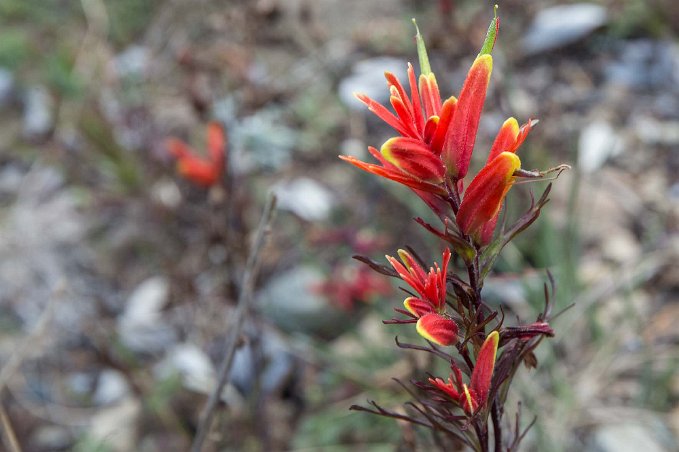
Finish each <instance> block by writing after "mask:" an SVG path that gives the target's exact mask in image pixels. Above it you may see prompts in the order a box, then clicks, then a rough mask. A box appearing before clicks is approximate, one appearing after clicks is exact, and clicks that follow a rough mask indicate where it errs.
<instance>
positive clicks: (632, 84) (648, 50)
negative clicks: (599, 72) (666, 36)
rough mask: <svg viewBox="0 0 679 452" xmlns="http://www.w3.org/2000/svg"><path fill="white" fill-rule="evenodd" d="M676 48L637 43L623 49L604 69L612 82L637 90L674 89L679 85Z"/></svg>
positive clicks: (668, 44)
mask: <svg viewBox="0 0 679 452" xmlns="http://www.w3.org/2000/svg"><path fill="white" fill-rule="evenodd" d="M676 55H677V49H676V46H675V44H673V43H672V42H667V41H654V40H651V39H637V40H632V41H627V42H625V43H624V44H623V45H622V48H621V50H620V52H619V55H618V57H617V59H616V60H615V61H614V62H613V63H611V64H609V65H608V66H607V67H606V68H605V70H604V71H605V74H606V78H607V80H608V81H609V82H611V83H615V84H619V85H623V86H627V87H629V88H634V89H649V88H661V87H669V88H672V87H673V86H675V85H676V83H677V81H679V61H678V58H677V56H676Z"/></svg>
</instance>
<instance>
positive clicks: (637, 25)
mask: <svg viewBox="0 0 679 452" xmlns="http://www.w3.org/2000/svg"><path fill="white" fill-rule="evenodd" d="M498 3H499V5H500V9H499V15H500V17H501V21H502V22H501V30H500V35H499V39H498V42H497V44H496V47H495V50H494V58H495V62H494V71H493V76H492V80H491V87H490V91H489V95H488V97H487V99H486V104H485V112H484V116H483V118H482V122H481V126H480V130H479V137H478V139H477V145H476V154H475V156H476V157H477V158H478V161H477V162H476V164H477V165H478V164H479V163H480V162H481V161H484V160H485V155H486V152H487V150H488V149H489V147H490V144H491V142H492V139H493V138H494V134H495V133H496V132H497V130H498V128H499V126H500V124H501V123H502V122H503V121H504V119H506V118H507V117H509V116H515V117H516V118H517V119H518V120H519V122H520V123H523V122H525V121H526V120H527V119H528V118H529V117H532V118H539V119H540V123H539V125H538V126H537V127H536V128H535V129H534V130H533V131H532V132H531V134H530V136H529V137H528V140H527V141H526V143H525V144H524V145H523V147H522V149H521V150H520V155H521V159H522V162H523V167H524V168H547V167H550V166H555V165H557V164H559V163H569V164H571V165H572V166H573V169H572V170H571V171H568V172H566V173H564V174H563V175H562V176H561V177H560V178H559V179H558V180H557V181H555V182H554V187H553V190H552V195H551V198H552V200H551V202H550V203H549V204H548V205H547V207H546V209H545V210H544V211H543V215H542V216H541V218H540V219H539V220H538V221H537V222H536V223H535V224H534V225H533V226H532V227H531V228H530V229H529V230H528V231H527V232H526V233H524V234H523V236H521V237H520V238H519V239H518V240H516V241H515V242H513V244H512V245H511V246H510V247H508V248H506V249H505V251H504V252H503V254H502V258H501V259H500V260H499V262H498V266H497V270H498V271H497V273H496V274H495V275H493V276H492V277H491V278H490V279H489V280H488V282H487V284H486V287H485V289H484V290H485V296H486V298H487V299H488V300H489V303H494V304H495V305H496V306H497V305H502V306H503V309H504V310H505V312H506V313H507V319H508V321H513V319H515V318H520V319H522V320H524V321H525V320H532V319H533V318H534V317H535V315H536V314H537V312H538V311H540V310H541V307H542V303H543V293H542V284H543V283H544V281H545V280H546V269H550V270H551V271H552V273H553V274H554V276H555V279H556V281H557V297H556V301H555V303H556V309H562V308H565V307H567V306H569V305H570V304H572V303H575V306H574V307H573V308H571V309H570V310H568V311H567V312H565V313H564V314H563V315H562V316H560V317H559V318H558V320H556V321H555V323H554V324H553V325H552V326H553V327H554V329H555V330H556V337H555V338H553V339H551V340H549V341H546V342H543V344H542V345H541V347H540V348H539V349H538V360H539V364H538V366H537V368H536V369H522V371H521V372H520V373H519V374H518V375H517V377H516V382H515V384H514V387H513V392H512V395H511V397H510V402H509V403H508V404H507V412H506V416H505V417H506V420H507V421H509V420H512V419H513V416H514V413H515V411H516V407H517V402H518V401H519V400H521V401H522V404H523V405H522V406H523V409H522V410H523V412H524V415H523V418H522V424H523V425H527V424H528V423H529V422H530V421H531V420H532V417H533V415H534V414H535V415H537V421H536V424H535V426H534V427H533V428H532V429H531V431H530V433H529V434H528V437H527V439H526V441H525V443H524V450H531V451H533V450H535V451H536V450H540V451H567V450H587V451H604V452H607V451H611V452H612V451H616V452H621V451H623V452H624V451H637V450H645V451H647V452H650V451H672V450H677V448H678V447H679V446H678V443H677V437H678V436H679V405H678V404H677V401H678V400H679V376H678V375H677V372H676V370H677V367H678V366H679V348H677V345H678V343H679V329H678V328H677V326H676V325H677V323H678V322H679V266H677V260H678V258H679V236H678V234H677V228H678V223H677V221H678V218H679V217H678V214H679V208H678V207H679V43H678V41H677V31H678V29H677V27H678V25H677V24H679V6H677V5H676V3H675V2H673V1H671V0H646V1H644V0H602V1H596V2H591V3H573V2H554V1H534V0H522V1H519V0H506V1H498ZM412 17H416V18H417V20H418V24H419V25H420V29H421V30H422V32H423V35H424V37H425V40H426V42H427V45H428V48H429V54H430V58H431V62H432V68H433V70H434V72H435V73H436V74H437V78H438V81H439V86H440V88H441V92H442V95H443V96H445V97H447V96H450V95H452V94H455V95H457V94H458V92H459V90H460V87H461V85H462V82H463V80H464V77H465V75H466V72H467V70H468V68H469V66H470V64H471V62H472V61H473V58H474V57H475V56H476V54H477V52H478V50H479V48H480V45H481V42H482V41H483V37H484V34H485V31H486V28H487V26H488V23H489V21H490V19H491V18H492V3H490V2H485V1H484V2H479V1H471V0H466V1H455V0H430V1H415V0H373V1H363V0H342V1H339V0H314V1H311V0H251V1H246V0H242V1H238V0H228V1H219V0H191V1H188V0H166V1H161V0H147V1H138V0H136V1H135V0H81V1H75V0H0V117H1V118H2V122H1V127H0V325H1V326H2V328H1V329H0V362H1V363H2V367H1V368H2V370H1V371H0V405H1V407H2V410H1V412H0V414H1V415H2V416H0V418H1V419H0V420H1V421H2V439H3V445H4V447H5V450H17V449H12V448H13V447H14V448H16V443H18V444H19V445H20V447H21V450H25V451H57V450H77V451H157V450H163V451H183V450H188V448H189V446H190V444H191V440H192V438H193V435H195V432H196V428H197V425H198V419H199V414H200V410H201V409H202V407H203V406H204V404H205V401H206V399H207V395H208V394H209V393H210V392H211V391H212V390H213V388H214V386H215V380H216V373H217V371H216V369H217V368H218V366H219V364H220V362H221V360H222V356H223V353H224V352H223V350H224V347H225V342H226V340H227V338H228V336H229V329H230V328H231V327H232V326H231V323H230V319H231V318H232V315H233V312H234V308H235V305H236V300H237V297H238V294H239V292H240V290H241V288H242V287H241V286H242V283H241V277H242V272H243V269H244V266H245V261H246V258H247V256H248V253H249V246H250V243H251V241H252V237H253V235H254V231H255V229H256V226H257V222H258V219H259V217H260V215H261V212H262V209H263V206H264V204H265V200H266V197H267V193H268V192H269V191H270V190H274V191H275V192H276V193H277V194H278V198H279V206H278V212H277V216H276V219H275V222H274V223H273V228H272V233H271V235H270V238H269V243H268V245H267V246H266V247H265V248H264V249H263V251H262V253H261V258H262V263H261V267H260V271H259V274H258V278H257V281H256V290H255V296H254V300H253V303H252V306H251V309H250V310H249V311H248V313H247V315H246V318H245V320H244V322H243V325H242V327H243V334H242V346H241V347H239V349H238V351H237V354H236V358H235V361H234V365H233V368H232V372H231V374H230V378H229V381H230V382H229V384H228V385H227V388H226V390H225V392H224V394H223V396H222V401H223V403H222V404H221V405H220V407H219V409H218V410H217V416H216V418H215V422H214V425H213V428H212V430H211V432H210V434H209V436H208V439H207V441H206V447H205V450H248V451H249V450H297V451H301V450H309V451H315V450H323V451H342V450H349V449H351V450H365V451H382V450H384V451H390V450H397V449H398V447H399V446H398V445H399V444H400V443H401V442H402V440H403V438H407V437H412V435H415V434H416V433H414V432H413V431H412V429H411V428H410V427H408V426H405V425H402V424H399V423H396V422H394V421H392V420H389V419H382V418H378V417H376V416H371V415H369V414H365V413H355V412H349V411H348V407H349V406H350V405H352V404H355V403H357V404H365V403H366V400H368V399H369V400H373V399H374V400H377V401H379V402H380V403H381V404H382V405H383V406H385V407H387V408H390V409H397V407H398V406H400V405H401V404H402V403H403V402H405V401H407V400H408V396H407V394H405V393H404V391H403V390H402V389H401V388H400V387H399V386H398V385H397V384H396V383H395V382H394V381H392V378H399V379H402V380H403V381H405V382H407V381H408V380H409V379H410V378H411V377H412V376H413V375H414V376H420V377H422V376H424V375H425V374H426V372H427V371H429V372H432V373H435V374H437V375H441V376H443V375H445V374H446V366H445V363H433V362H430V361H429V360H428V357H422V356H419V355H420V354H417V353H406V352H405V351H403V350H399V349H398V348H396V346H395V344H394V336H395V335H398V336H399V337H400V338H403V339H404V340H407V339H412V340H413V341H415V342H416V341H418V339H417V338H416V337H415V336H414V335H413V331H411V330H412V328H407V327H403V326H401V327H399V326H398V325H383V324H382V319H388V318H391V317H392V315H393V311H392V308H393V307H397V306H399V305H400V303H401V301H402V295H401V294H400V293H399V292H398V291H397V288H396V287H395V286H392V281H390V280H389V279H388V278H386V277H382V276H380V275H378V274H377V273H374V272H372V271H370V270H369V269H368V268H367V267H366V266H364V265H362V264H360V263H359V262H357V261H355V260H353V259H351V256H352V255H354V254H361V255H365V256H368V257H371V258H373V259H375V260H377V261H379V262H383V261H384V258H383V256H384V254H385V253H387V254H394V253H395V251H396V249H397V248H399V247H403V246H404V245H411V246H413V247H414V248H415V249H416V250H418V252H419V253H420V254H421V255H423V256H428V257H429V256H431V257H432V258H434V257H435V256H438V253H439V252H440V249H439V246H440V245H439V244H437V243H436V242H435V241H432V240H431V238H430V237H427V236H426V235H425V234H424V233H423V231H422V230H420V229H418V228H419V226H417V225H416V224H415V223H414V222H413V221H412V218H413V217H415V216H422V215H426V214H427V212H426V207H424V205H420V204H421V203H420V201H419V200H418V199H416V197H414V196H413V195H412V193H410V192H409V191H408V190H406V189H404V188H403V187H400V186H397V185H396V184H393V183H390V182H388V181H385V180H378V178H376V177H373V176H370V175H367V174H364V173H361V172H360V171H358V170H356V169H355V168H353V167H350V166H349V165H347V164H344V163H342V162H341V161H339V159H338V158H337V155H338V154H349V155H354V156H357V157H360V158H364V159H366V160H369V156H368V155H367V151H366V149H367V146H368V145H372V146H376V147H379V146H380V145H381V144H382V143H383V142H384V140H386V139H387V138H389V137H390V136H391V135H390V134H391V133H392V132H390V130H389V129H387V128H386V126H385V125H384V124H382V123H380V121H379V120H377V119H376V118H374V117H372V116H371V115H370V114H369V113H368V112H367V111H366V109H365V108H364V107H362V106H361V105H359V104H358V103H357V101H355V100H354V98H353V96H352V93H353V92H355V91H359V92H365V93H367V94H368V95H370V96H372V97H374V98H375V99H378V100H380V101H386V100H387V94H388V92H387V90H386V84H385V82H384V79H383V76H382V73H383V71H384V70H391V71H394V72H395V73H396V74H400V75H401V77H403V74H405V69H406V63H407V62H408V61H411V62H413V63H416V61H417V56H416V51H415V45H414V41H413V36H414V30H413V27H412V23H411V21H410V19H411V18H412ZM210 120H216V121H219V122H221V123H222V124H224V126H225V127H226V130H227V133H228V146H227V153H228V158H227V161H228V163H227V167H228V171H227V173H228V174H227V176H226V177H225V179H226V180H227V181H228V183H224V184H221V185H218V186H215V187H212V188H209V189H208V188H204V187H200V186H197V185H195V184H194V183H192V182H191V181H189V180H185V179H184V178H182V177H181V176H180V175H178V174H177V172H176V170H175V162H174V159H173V157H172V156H171V155H170V154H169V153H168V152H167V149H166V146H165V142H166V139H167V138H168V137H178V138H181V139H183V140H185V141H186V142H187V143H189V144H191V146H192V147H194V148H195V150H196V153H203V152H205V151H204V148H205V130H206V124H207V123H208V121H210ZM477 168H478V166H477ZM544 185H545V184H542V185H541V184H529V185H522V186H519V187H517V188H515V189H514V190H513V191H512V195H511V196H510V197H509V198H510V200H509V204H508V212H509V215H510V216H512V215H513V216H514V217H516V216H517V215H519V214H520V212H521V211H522V210H523V209H525V207H526V205H527V204H528V202H529V199H530V192H531V191H534V192H535V193H536V194H538V195H539V194H540V193H541V192H542V189H543V188H544ZM427 259H428V258H427ZM12 436H14V437H15V440H16V441H15V443H14V445H13V439H12ZM403 450H406V449H403Z"/></svg>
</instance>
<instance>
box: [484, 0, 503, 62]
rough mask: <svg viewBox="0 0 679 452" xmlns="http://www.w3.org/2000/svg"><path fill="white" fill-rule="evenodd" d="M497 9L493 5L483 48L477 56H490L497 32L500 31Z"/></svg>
mask: <svg viewBox="0 0 679 452" xmlns="http://www.w3.org/2000/svg"><path fill="white" fill-rule="evenodd" d="M497 8H498V6H497V5H495V7H494V8H493V16H494V17H493V20H491V21H490V25H489V26H488V31H487V32H486V39H485V40H484V41H483V46H482V47H481V52H479V56H481V55H486V54H490V52H492V51H493V47H494V46H495V40H496V39H497V32H498V31H499V30H500V18H499V17H497Z"/></svg>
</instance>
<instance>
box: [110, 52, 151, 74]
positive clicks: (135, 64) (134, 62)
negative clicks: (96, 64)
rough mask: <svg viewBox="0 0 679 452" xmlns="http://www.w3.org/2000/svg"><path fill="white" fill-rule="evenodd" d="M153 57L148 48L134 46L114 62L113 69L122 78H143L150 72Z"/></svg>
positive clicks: (119, 55) (118, 56)
mask: <svg viewBox="0 0 679 452" xmlns="http://www.w3.org/2000/svg"><path fill="white" fill-rule="evenodd" d="M150 61H151V55H150V52H149V50H148V49H147V48H146V47H143V46H140V45H132V46H130V47H128V48H127V49H125V50H124V51H123V52H121V53H120V54H118V55H117V56H116V57H115V59H114V60H113V62H112V64H113V68H114V70H115V71H116V73H117V74H118V75H119V76H120V77H137V78H143V77H144V76H145V74H146V72H147V70H148V65H149V62H150Z"/></svg>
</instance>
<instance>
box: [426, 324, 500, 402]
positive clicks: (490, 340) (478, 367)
mask: <svg viewBox="0 0 679 452" xmlns="http://www.w3.org/2000/svg"><path fill="white" fill-rule="evenodd" d="M499 342H500V335H499V334H498V332H497V331H493V332H492V333H490V334H489V335H488V337H486V340H485V341H484V342H483V345H482V346H481V349H480V350H479V354H478V356H477V357H476V364H475V365H474V370H473V371H472V376H471V379H470V382H469V386H467V385H466V384H465V383H463V382H462V373H461V372H460V369H458V368H457V367H456V366H453V369H452V370H453V373H452V374H451V375H450V377H449V378H448V382H444V381H443V380H442V379H441V378H430V379H429V383H431V384H432V385H433V386H434V387H435V388H436V389H438V390H440V391H441V392H443V393H445V394H446V395H448V396H449V397H450V398H452V399H453V400H455V401H456V402H457V403H458V404H460V406H461V407H462V408H463V409H464V411H465V412H467V413H468V414H470V415H473V414H474V413H476V412H477V411H478V410H479V408H481V407H483V406H484V405H485V404H486V402H487V401H488V393H489V392H490V384H491V381H492V379H493V370H494V369H495V358H496V355H497V348H498V344H499Z"/></svg>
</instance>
